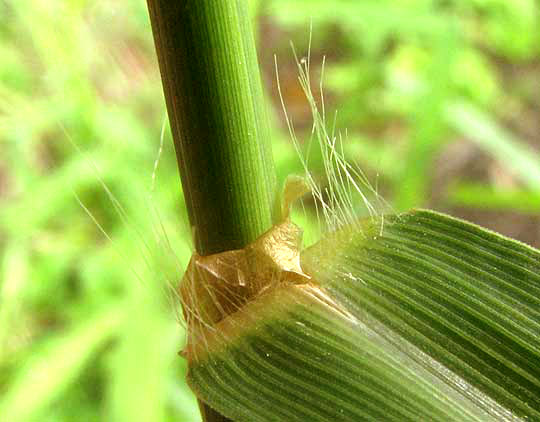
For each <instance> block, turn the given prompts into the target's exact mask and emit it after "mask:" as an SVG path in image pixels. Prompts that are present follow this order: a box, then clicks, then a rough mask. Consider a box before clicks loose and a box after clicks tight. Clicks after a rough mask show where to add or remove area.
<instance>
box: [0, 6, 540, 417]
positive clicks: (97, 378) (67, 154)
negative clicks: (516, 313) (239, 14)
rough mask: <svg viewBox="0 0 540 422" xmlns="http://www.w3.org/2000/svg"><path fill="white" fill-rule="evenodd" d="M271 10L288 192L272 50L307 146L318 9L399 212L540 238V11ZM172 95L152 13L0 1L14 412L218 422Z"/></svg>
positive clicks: (332, 69) (353, 113)
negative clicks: (190, 290)
mask: <svg viewBox="0 0 540 422" xmlns="http://www.w3.org/2000/svg"><path fill="white" fill-rule="evenodd" d="M252 5H253V11H254V15H256V17H257V22H258V24H259V25H258V28H259V29H258V33H257V36H258V42H259V44H260V45H261V46H264V48H260V62H261V67H262V70H263V76H264V79H265V81H266V87H267V93H268V103H269V104H268V110H269V114H270V115H271V118H272V120H273V122H274V142H275V147H274V152H275V160H276V164H277V167H278V173H279V177H280V179H281V180H283V179H284V178H285V176H286V175H287V174H289V173H300V172H301V169H300V165H299V161H298V159H297V157H296V154H295V152H294V149H293V148H292V146H291V144H290V140H289V137H288V135H287V134H286V132H285V130H284V125H283V123H282V119H281V111H280V109H279V107H278V101H279V100H278V99H277V90H276V87H275V72H274V59H273V54H274V53H275V54H276V55H277V57H278V65H279V72H280V79H281V85H282V91H283V93H284V96H285V102H286V103H287V106H288V110H289V112H290V114H291V115H292V117H293V120H294V122H295V126H296V128H297V129H298V131H299V132H300V133H302V132H304V134H305V135H306V136H308V135H309V129H310V116H309V114H308V113H309V110H308V108H307V105H306V103H305V99H304V96H303V94H302V93H301V90H300V86H299V85H298V82H297V79H296V78H297V70H296V67H295V64H294V61H293V58H292V54H291V52H290V47H289V44H288V43H289V40H292V41H293V42H294V44H295V47H296V49H297V51H299V52H305V51H306V50H307V42H308V39H309V27H310V18H311V19H312V22H313V42H312V51H311V61H312V69H313V80H318V76H320V66H319V64H320V63H321V61H322V56H323V55H326V68H325V77H324V80H325V86H326V88H327V89H326V92H325V100H326V101H325V106H326V109H327V113H328V115H329V116H332V115H333V114H332V113H333V110H334V109H335V108H337V109H338V114H337V118H336V125H337V127H339V128H345V127H346V128H348V131H347V139H348V140H347V142H346V143H345V149H346V153H347V155H348V156H349V158H350V159H351V160H352V161H356V162H358V163H359V165H360V166H361V168H362V169H364V170H365V171H366V173H367V174H368V176H369V177H370V179H371V180H372V181H373V183H374V184H375V185H376V186H377V189H378V190H379V191H380V192H381V193H382V194H383V196H384V197H385V198H386V200H387V201H389V202H390V203H391V205H392V206H393V207H394V209H395V210H397V211H401V210H405V209H408V208H411V207H418V206H423V207H430V208H434V209H437V210H441V211H445V212H449V213H451V214H453V215H456V216H460V217H464V218H466V219H468V220H471V221H474V222H476V223H478V224H480V225H483V226H485V227H489V228H492V229H495V230H497V231H499V232H501V233H503V234H506V235H509V236H512V237H515V238H518V239H520V240H523V241H525V242H527V243H529V244H531V245H533V246H536V247H539V246H540V217H539V215H540V214H539V211H540V159H539V156H538V151H539V149H540V118H539V117H540V115H539V113H540V96H539V95H538V94H539V90H538V88H539V87H538V80H539V77H540V32H539V31H538V30H537V28H538V27H539V25H540V17H539V13H540V5H539V3H538V2H537V1H534V0H512V1H508V0H454V1H452V0H448V1H436V0H408V1H397V0H395V1H389V0H379V1H378V2H368V1H353V0H336V1H332V2H328V1H319V0H297V1H295V2H287V1H283V0H272V1H267V2H260V4H257V2H252ZM161 92H162V90H161V86H160V79H159V74H158V71H157V64H156V59H155V54H154V50H153V43H152V39H151V31H150V26H149V21H148V15H147V11H146V4H145V2H144V1H142V0H133V1H129V2H128V1H125V2H117V1H113V0H101V1H99V2H93V1H85V0H78V1H69V2H66V1H60V0H18V1H14V0H0V274H1V275H0V415H3V416H4V417H6V415H10V417H11V418H8V419H6V420H21V421H34V420H35V421H38V420H39V421H71V420H80V421H84V420H89V421H94V420H118V421H124V420H130V421H137V420H140V421H160V420H182V421H196V420H198V413H197V412H198V411H197V408H196V402H195V400H194V399H193V397H192V395H191V394H190V392H189V391H188V389H187V387H186V385H185V382H184V376H185V365H184V362H183V360H182V359H181V358H179V357H178V356H177V352H178V350H179V349H180V348H181V344H182V341H183V329H182V328H181V327H180V326H179V324H178V323H177V312H178V306H177V304H176V302H175V299H174V295H173V294H172V293H171V289H170V288H169V287H170V286H171V285H175V284H176V283H177V281H178V280H179V278H180V277H181V274H182V269H183V268H184V266H185V264H186V263H187V260H188V259H189V256H190V253H191V246H190V240H189V239H190V230H189V228H188V227H187V223H186V216H185V209H184V204H183V201H182V195H181V191H180V186H179V181H178V180H179V179H178V171H177V169H176V163H175V159H174V154H173V151H172V142H171V139H170V133H169V132H168V130H165V131H164V132H163V136H161V132H162V126H163V121H164V118H165V107H164V100H163V97H162V93H161ZM160 139H163V153H162V154H161V160H160V163H159V167H158V170H157V173H156V177H155V180H153V177H152V173H153V169H154V163H155V160H156V157H157V156H158V150H159V147H160ZM78 148H80V150H79V149H78ZM314 163H315V164H314V165H315V170H317V166H316V161H314ZM216 183H219V181H216ZM104 185H106V186H107V187H108V189H109V190H110V192H111V193H112V195H113V196H112V197H111V196H110V195H109V194H108V192H107V189H106V188H105V186H104ZM77 196H78V197H79V198H80V200H81V202H82V203H83V204H84V205H85V206H86V207H87V208H88V209H89V210H90V212H91V213H92V215H93V216H94V217H95V219H96V220H97V221H98V222H99V224H100V225H101V226H102V228H103V229H104V231H106V233H108V235H109V236H110V238H111V239H112V241H110V240H108V239H107V238H106V237H105V236H104V235H103V233H102V232H101V230H100V229H99V227H98V226H97V225H96V224H95V223H94V222H93V221H92V219H91V218H90V217H89V216H88V215H87V214H86V213H85V211H84V209H83V207H82V206H81V205H80V204H79V203H78V201H77ZM306 209H307V213H306V214H307V216H308V217H307V218H309V215H310V211H309V203H307V204H306ZM359 213H361V210H359ZM298 218H306V217H305V216H304V215H303V214H300V215H299V216H298Z"/></svg>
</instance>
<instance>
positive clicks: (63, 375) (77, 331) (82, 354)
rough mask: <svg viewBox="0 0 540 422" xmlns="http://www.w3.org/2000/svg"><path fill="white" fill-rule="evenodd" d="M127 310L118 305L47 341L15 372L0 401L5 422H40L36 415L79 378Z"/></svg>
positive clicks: (0, 411) (0, 410) (123, 305)
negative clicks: (35, 421)
mask: <svg viewBox="0 0 540 422" xmlns="http://www.w3.org/2000/svg"><path fill="white" fill-rule="evenodd" d="M126 311H127V308H126V306H125V304H122V303H121V302H119V303H115V304H113V305H111V306H110V307H109V308H106V309H104V310H103V311H101V312H100V313H98V314H95V315H93V316H92V317H89V318H88V319H87V320H86V321H85V322H83V323H79V324H78V325H76V326H75V327H73V328H72V329H71V330H68V331H66V332H65V333H62V334H58V335H56V336H54V337H52V338H51V339H49V340H48V341H47V344H46V345H45V346H43V348H41V350H39V351H37V350H35V351H34V353H33V356H32V358H31V359H29V360H28V361H27V362H25V364H24V366H22V367H21V369H20V370H18V372H17V374H16V376H15V377H14V379H13V381H12V383H11V385H9V386H8V390H7V392H6V393H5V394H4V396H3V398H2V399H1V400H0V415H2V418H3V419H4V420H6V421H13V422H19V421H20V422H27V421H29V420H39V417H38V415H39V412H40V411H41V410H43V408H44V407H46V406H47V405H49V404H50V403H51V402H52V401H53V400H55V399H56V398H57V397H58V396H59V395H60V394H61V393H62V391H63V390H64V389H65V388H67V387H68V386H69V385H70V383H72V382H73V381H74V380H75V379H76V377H77V376H78V375H79V373H80V371H81V370H82V368H83V367H84V365H85V364H86V362H87V361H88V360H89V359H90V358H91V357H92V356H93V355H94V353H96V351H97V350H98V349H99V348H100V347H102V346H103V345H104V344H105V343H106V342H107V341H108V340H109V339H110V338H111V337H112V336H113V335H115V334H116V331H117V329H118V328H119V326H120V323H121V322H122V320H123V319H124V318H125V317H126V316H127V312H126Z"/></svg>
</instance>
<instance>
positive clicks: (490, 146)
mask: <svg viewBox="0 0 540 422" xmlns="http://www.w3.org/2000/svg"><path fill="white" fill-rule="evenodd" d="M446 118H447V120H448V122H449V124H451V125H452V126H453V127H454V128H455V129H456V130H457V131H458V132H460V133H461V134H462V135H463V136H466V137H467V138H468V139H470V140H471V141H473V142H475V143H476V144H477V145H478V146H479V147H480V148H482V149H483V150H484V151H485V152H487V153H488V154H490V155H492V156H493V157H494V158H495V159H496V160H497V161H499V162H500V163H501V164H502V165H503V166H505V167H506V168H508V169H509V170H511V171H512V172H513V173H514V174H515V175H516V176H518V177H519V178H520V179H521V180H522V181H523V182H524V183H525V184H526V185H527V186H528V187H529V188H530V189H532V190H536V191H538V190H540V158H539V155H538V153H534V152H533V151H532V150H531V149H530V148H527V147H526V146H525V145H524V144H523V142H522V141H519V140H517V139H515V138H514V137H513V136H512V135H511V134H510V133H508V132H507V131H506V130H504V129H502V128H501V127H499V125H498V124H497V123H496V122H495V121H494V120H492V119H491V118H490V117H489V116H488V115H487V114H485V113H483V112H482V111H480V110H479V109H477V108H476V107H474V106H473V105H471V104H468V103H454V104H451V105H449V106H448V107H447V110H446Z"/></svg>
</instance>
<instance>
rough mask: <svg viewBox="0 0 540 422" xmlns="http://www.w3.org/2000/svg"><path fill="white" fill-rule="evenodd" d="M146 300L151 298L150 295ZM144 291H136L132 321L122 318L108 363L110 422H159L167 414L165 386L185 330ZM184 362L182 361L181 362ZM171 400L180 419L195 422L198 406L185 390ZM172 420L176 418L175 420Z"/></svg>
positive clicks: (172, 372) (167, 398)
mask: <svg viewBox="0 0 540 422" xmlns="http://www.w3.org/2000/svg"><path fill="white" fill-rule="evenodd" d="M149 296H150V297H149ZM151 296H152V294H151V293H150V292H148V289H146V288H142V289H135V292H134V298H133V301H132V302H133V303H132V306H130V312H129V314H130V318H128V319H126V321H125V323H124V325H123V327H122V330H121V335H120V338H119V344H118V348H117V349H116V350H115V353H114V355H112V356H111V361H110V368H111V369H110V394H109V395H108V397H109V400H108V402H109V403H108V415H109V416H108V417H107V418H106V419H107V420H110V421H132V422H136V421H141V422H159V421H166V420H170V418H169V417H167V416H166V409H167V405H168V401H169V388H168V387H169V383H170V382H171V378H172V377H173V376H179V375H178V374H176V373H175V371H174V370H173V369H174V365H173V364H174V363H175V362H176V361H179V360H180V358H179V356H178V349H179V344H181V337H182V336H183V329H182V328H181V327H180V326H179V324H178V321H176V320H174V319H173V318H171V315H170V313H167V314H165V312H164V311H165V307H164V306H165V304H164V303H160V302H159V301H158V300H156V299H155V298H151ZM182 363H183V362H182ZM176 394H178V397H175V400H181V401H182V402H183V407H182V409H178V413H177V415H178V416H177V417H178V420H186V421H188V420H189V421H196V420H197V418H198V407H197V402H196V400H195V399H194V397H193V395H192V394H191V393H190V392H189V391H188V390H180V391H176ZM175 420H176V419H175Z"/></svg>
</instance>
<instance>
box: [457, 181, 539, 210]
mask: <svg viewBox="0 0 540 422" xmlns="http://www.w3.org/2000/svg"><path fill="white" fill-rule="evenodd" d="M447 200H448V202H449V203H450V204H452V205H457V206H467V207H474V208H478V209H487V210H508V211H520V212H525V213H531V214H537V213H539V212H540V191H526V190H515V189H494V188H492V187H489V186H485V185H481V184H478V183H464V182H461V183H456V184H454V185H452V186H450V188H449V189H448V196H447Z"/></svg>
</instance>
